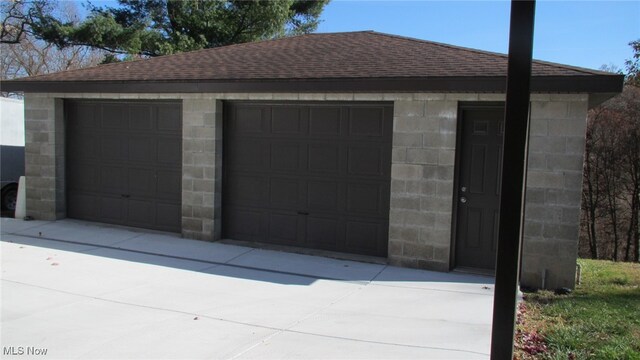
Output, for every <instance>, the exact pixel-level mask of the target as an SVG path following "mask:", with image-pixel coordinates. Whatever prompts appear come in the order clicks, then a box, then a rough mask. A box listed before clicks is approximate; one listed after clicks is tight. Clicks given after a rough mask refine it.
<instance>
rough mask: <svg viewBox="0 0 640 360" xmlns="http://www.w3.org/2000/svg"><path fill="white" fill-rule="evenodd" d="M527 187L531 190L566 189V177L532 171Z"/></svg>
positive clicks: (528, 177) (528, 176)
mask: <svg viewBox="0 0 640 360" xmlns="http://www.w3.org/2000/svg"><path fill="white" fill-rule="evenodd" d="M527 187H531V188H548V189H562V188H564V176H563V175H562V174H561V173H560V174H558V173H552V172H543V171H530V172H529V173H528V175H527Z"/></svg>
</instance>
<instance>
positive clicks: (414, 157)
mask: <svg viewBox="0 0 640 360" xmlns="http://www.w3.org/2000/svg"><path fill="white" fill-rule="evenodd" d="M438 157H439V151H438V150H435V149H412V148H409V149H407V151H406V162H407V163H409V164H423V165H437V164H438Z"/></svg>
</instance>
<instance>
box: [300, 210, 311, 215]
mask: <svg viewBox="0 0 640 360" xmlns="http://www.w3.org/2000/svg"><path fill="white" fill-rule="evenodd" d="M298 214H299V215H309V212H307V211H298Z"/></svg>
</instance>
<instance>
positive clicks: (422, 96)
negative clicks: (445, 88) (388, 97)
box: [413, 93, 445, 101]
mask: <svg viewBox="0 0 640 360" xmlns="http://www.w3.org/2000/svg"><path fill="white" fill-rule="evenodd" d="M444 98H445V94H442V93H415V94H413V99H414V100H426V101H438V100H444Z"/></svg>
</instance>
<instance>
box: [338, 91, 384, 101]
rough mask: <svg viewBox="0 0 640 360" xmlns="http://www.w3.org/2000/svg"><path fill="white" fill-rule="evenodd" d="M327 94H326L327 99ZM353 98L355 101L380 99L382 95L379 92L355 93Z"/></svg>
mask: <svg viewBox="0 0 640 360" xmlns="http://www.w3.org/2000/svg"><path fill="white" fill-rule="evenodd" d="M328 99H329V95H328V94H327V100H328ZM353 99H354V100H356V101H382V100H383V99H384V98H383V95H382V94H379V93H355V94H353Z"/></svg>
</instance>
